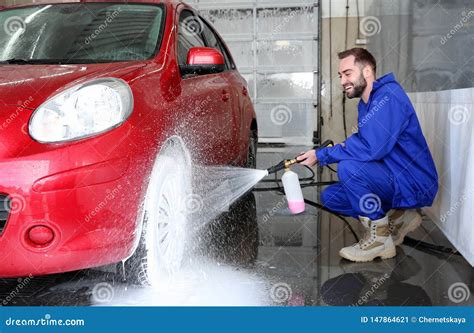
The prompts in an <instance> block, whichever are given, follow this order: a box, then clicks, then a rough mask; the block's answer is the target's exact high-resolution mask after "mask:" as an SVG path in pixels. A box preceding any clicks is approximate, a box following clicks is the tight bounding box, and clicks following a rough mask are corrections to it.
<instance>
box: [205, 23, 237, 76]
mask: <svg viewBox="0 0 474 333" xmlns="http://www.w3.org/2000/svg"><path fill="white" fill-rule="evenodd" d="M200 20H201V22H202V28H203V35H204V38H205V39H206V46H207V47H212V48H215V49H217V50H219V51H221V53H222V55H223V56H224V59H225V63H226V69H227V70H230V69H235V64H234V62H233V61H232V57H231V56H230V55H229V53H228V52H227V49H226V48H225V46H224V42H223V41H222V40H221V39H220V38H219V36H218V35H217V34H216V33H215V32H214V30H213V29H212V28H211V27H210V25H209V24H208V23H207V22H206V21H205V20H204V19H202V18H200Z"/></svg>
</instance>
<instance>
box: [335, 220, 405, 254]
mask: <svg viewBox="0 0 474 333" xmlns="http://www.w3.org/2000/svg"><path fill="white" fill-rule="evenodd" d="M360 220H361V223H362V224H363V225H364V227H365V226H367V227H368V229H367V231H366V233H365V235H364V237H363V238H362V239H361V240H360V241H359V242H358V243H356V244H354V245H352V246H348V247H345V248H342V249H341V250H340V251H339V255H340V256H341V257H343V258H345V259H347V260H350V261H355V262H367V261H372V260H374V259H375V258H377V257H380V258H382V259H389V258H393V257H395V256H396V255H397V251H396V249H395V245H394V244H393V240H392V236H391V235H390V228H389V224H388V217H387V216H385V217H383V218H381V219H379V220H375V221H372V220H370V219H368V218H366V217H360Z"/></svg>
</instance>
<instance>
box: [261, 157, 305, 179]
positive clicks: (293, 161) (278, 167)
mask: <svg viewBox="0 0 474 333" xmlns="http://www.w3.org/2000/svg"><path fill="white" fill-rule="evenodd" d="M299 162H300V161H298V160H296V158H294V159H291V160H283V161H281V162H280V163H278V164H277V165H274V166H272V167H271V168H268V169H267V172H268V174H269V175H271V174H273V173H277V172H278V171H280V170H283V169H289V168H290V167H291V166H292V165H294V164H297V163H299Z"/></svg>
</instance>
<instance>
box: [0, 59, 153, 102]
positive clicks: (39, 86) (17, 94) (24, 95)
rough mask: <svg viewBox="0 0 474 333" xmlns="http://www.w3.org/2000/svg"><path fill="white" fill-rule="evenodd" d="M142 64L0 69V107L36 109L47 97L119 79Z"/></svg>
mask: <svg viewBox="0 0 474 333" xmlns="http://www.w3.org/2000/svg"><path fill="white" fill-rule="evenodd" d="M145 66H146V63H144V62H134V63H113V64H83V65H82V64H79V65H0V104H3V105H18V106H23V107H24V108H27V109H36V108H37V107H38V106H40V105H41V104H42V103H43V102H44V101H45V100H47V99H48V98H49V97H51V96H53V95H55V94H57V93H59V92H60V91H62V90H64V89H66V88H69V87H72V86H74V85H76V84H79V83H81V82H84V81H88V80H90V79H94V78H99V77H108V76H110V77H122V76H124V75H126V74H127V73H130V72H131V71H134V70H137V69H140V68H142V67H145Z"/></svg>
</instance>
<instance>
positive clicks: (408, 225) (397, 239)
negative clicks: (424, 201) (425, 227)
mask: <svg viewBox="0 0 474 333" xmlns="http://www.w3.org/2000/svg"><path fill="white" fill-rule="evenodd" d="M421 220H422V217H421V214H420V213H418V212H417V211H416V210H415V209H410V210H395V211H394V212H393V214H391V215H390V216H389V217H388V222H389V226H390V231H391V233H392V238H393V244H395V246H398V245H400V244H402V243H403V239H404V238H405V236H406V235H407V234H408V233H409V232H412V231H415V230H416V229H417V228H418V227H419V226H420V225H421Z"/></svg>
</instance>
